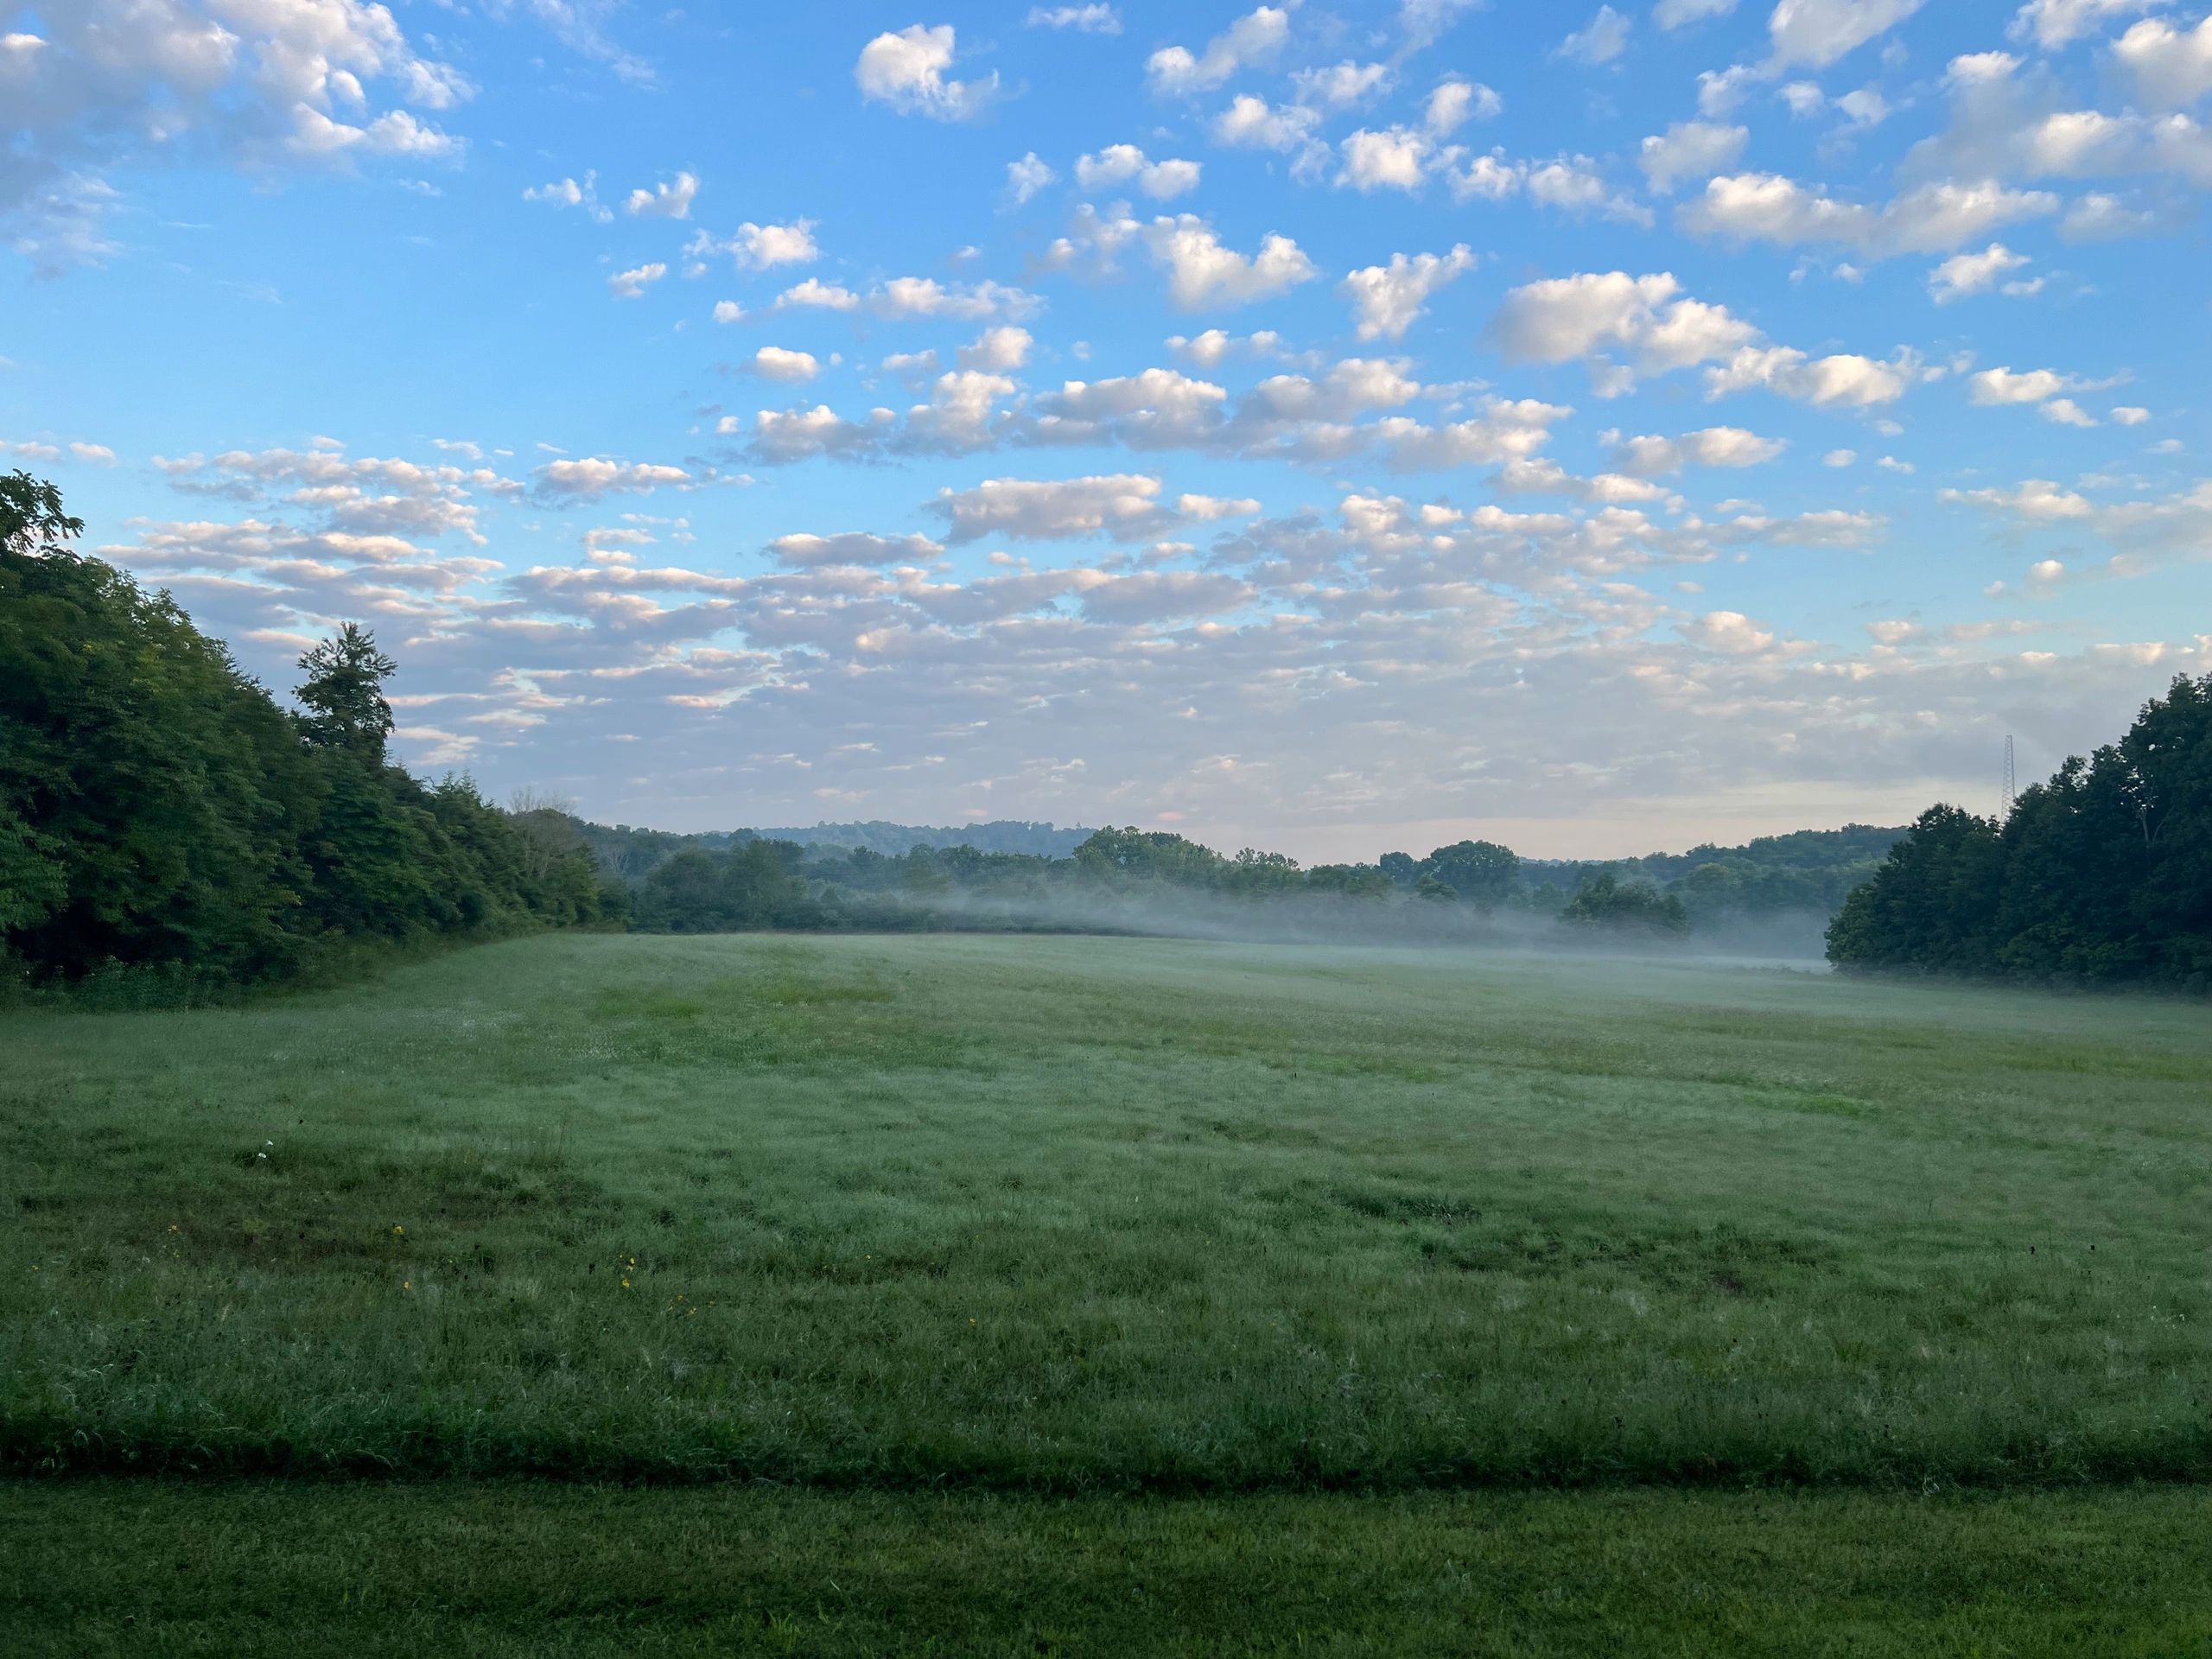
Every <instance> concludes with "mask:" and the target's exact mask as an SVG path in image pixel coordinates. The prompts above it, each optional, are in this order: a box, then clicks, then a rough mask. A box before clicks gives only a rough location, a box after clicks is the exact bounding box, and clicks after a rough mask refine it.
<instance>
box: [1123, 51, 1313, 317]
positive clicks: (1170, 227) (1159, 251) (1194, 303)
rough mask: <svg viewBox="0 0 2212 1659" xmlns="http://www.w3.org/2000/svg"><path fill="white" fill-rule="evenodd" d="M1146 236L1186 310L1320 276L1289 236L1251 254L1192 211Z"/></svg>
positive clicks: (1243, 299)
mask: <svg viewBox="0 0 2212 1659" xmlns="http://www.w3.org/2000/svg"><path fill="white" fill-rule="evenodd" d="M1262 10H1264V8H1262ZM1143 236H1144V245H1145V248H1146V251H1147V252H1148V253H1150V255H1151V256H1152V261H1153V264H1155V265H1157V266H1159V267H1160V269H1162V270H1166V272H1167V274H1168V275H1167V293H1168V297H1169V298H1170V299H1171V300H1173V302H1174V303H1175V304H1176V305H1177V306H1178V307H1179V308H1182V309H1183V310H1185V311H1194V310H1197V309H1198V308H1200V307H1202V306H1207V305H1247V304H1249V303H1250V302H1253V301H1255V300H1264V299H1272V298H1273V297H1274V296H1276V295H1279V294H1284V293H1287V292H1288V291H1289V290H1290V289H1294V288H1295V287H1297V286H1298V285H1299V284H1300V283H1306V282H1311V281H1312V280H1313V278H1314V277H1318V276H1319V275H1320V272H1319V271H1318V270H1315V269H1314V265H1313V261H1312V260H1311V259H1309V258H1307V257H1306V255H1305V253H1304V252H1303V251H1300V248H1299V245H1298V244H1297V243H1295V242H1294V241H1292V240H1291V239H1290V238H1288V237H1287V236H1281V235H1277V234H1273V233H1271V234H1269V235H1268V236H1266V237H1264V238H1262V240H1261V243H1260V248H1259V251H1258V252H1256V253H1255V254H1251V255H1249V256H1248V255H1245V254H1241V253H1238V252H1237V251H1236V250H1235V249H1233V248H1229V247H1224V245H1222V242H1221V239H1220V238H1218V237H1217V236H1216V235H1215V234H1214V231H1213V227H1212V226H1211V225H1209V224H1207V223H1206V222H1205V220H1204V219H1200V218H1198V216H1197V215H1196V214H1193V213H1183V214H1179V215H1178V216H1177V217H1175V218H1173V219H1167V218H1161V219H1154V220H1153V222H1152V223H1151V224H1150V225H1149V226H1146V227H1145V230H1144V232H1143Z"/></svg>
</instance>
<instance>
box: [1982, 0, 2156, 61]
mask: <svg viewBox="0 0 2212 1659" xmlns="http://www.w3.org/2000/svg"><path fill="white" fill-rule="evenodd" d="M2167 3H2169V0H2028V3H2027V4H2026V5H2024V6H2022V7H2021V8H2020V10H2018V12H2016V13H2015V14H2013V17H2012V23H2011V25H2010V26H2009V27H2008V28H2007V29H2006V30H2005V33H2007V34H2008V35H2011V36H2012V38H2013V39H2014V40H2016V41H2034V42H2035V43H2036V44H2037V46H2039V47H2041V48H2043V49H2044V51H2046V52H2055V51H2056V50H2058V49H2059V48H2061V47H2065V46H2070V45H2072V44H2073V43H2074V42H2075V41H2078V40H2080V39H2081V38H2082V36H2083V35H2089V34H2093V33H2094V32H2095V31H2096V30H2098V29H2101V28H2103V27H2104V25H2105V24H2106V23H2107V22H2109V21H2111V20H2112V19H2113V18H2115V17H2123V16H2137V15H2139V14H2140V13H2143V12H2146V11H2156V10H2158V9H2160V8H2161V7H2163V6H2164V5H2166V4H2167Z"/></svg>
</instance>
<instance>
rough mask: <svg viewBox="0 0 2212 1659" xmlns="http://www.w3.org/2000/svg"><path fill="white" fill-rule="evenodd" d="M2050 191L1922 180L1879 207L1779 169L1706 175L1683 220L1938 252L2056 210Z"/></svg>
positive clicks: (1764, 236)
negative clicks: (1851, 199)
mask: <svg viewBox="0 0 2212 1659" xmlns="http://www.w3.org/2000/svg"><path fill="white" fill-rule="evenodd" d="M2058 205H2059V204H2058V198H2057V197H2056V196H2054V195H2052V194H2050V193H2049V192H2048V191H2042V190H2014V189H2012V188H2008V187H2006V186H2004V185H2001V184H1998V183H1995V182H1985V183H1980V184H1960V183H1957V182H1955V181H1949V180H1946V181H1941V182H1938V183H1934V184H1928V185H1923V186H1921V187H1920V188H1917V189H1915V190H1911V191H1908V192H1907V193H1905V194H1904V195H1901V196H1898V197H1897V198H1896V199H1895V200H1892V201H1890V202H1888V203H1887V204H1885V206H1883V207H1866V206H1865V205H1863V204H1860V203H1857V202H1847V201H1841V200H1837V199H1836V198H1834V197H1833V196H1829V195H1827V194H1825V193H1823V192H1821V191H1819V190H1815V189H1811V188H1808V187H1806V186H1804V185H1802V184H1799V183H1798V182H1797V181H1796V180H1794V179H1789V178H1784V177H1783V176H1782V175H1779V174H1775V173H1739V174H1733V175H1722V176H1719V177H1717V178H1713V179H1711V180H1708V181H1707V183H1706V187H1705V194H1703V195H1701V196H1699V197H1698V198H1696V199H1695V200H1692V201H1690V202H1688V204H1686V205H1685V206H1684V207H1682V209H1681V215H1680V216H1681V222H1682V224H1683V225H1684V226H1686V227H1687V228H1688V229H1690V230H1692V231H1694V232H1698V233H1700V234H1702V235H1707V236H1719V237H1726V238H1729V239H1731V240H1733V241H1738V242H1749V241H1765V242H1772V243H1774V244H1776V245H1777V246H1781V247H1794V246H1797V245H1802V244H1808V243H1809V244H1822V243H1827V244H1838V245H1843V246H1846V247H1848V248H1851V249H1853V250H1854V251H1858V252H1859V253H1862V254H1865V255H1866V256H1867V257H1872V258H1878V259H1881V258H1889V257H1893V256H1895V255H1897V254H1904V253H1940V252H1943V251H1947V250H1948V249H1952V248H1955V247H1957V246H1959V245H1960V244H1961V243H1963V242H1967V241H1969V240H1971V239H1973V238H1974V237H1977V236H1980V235H1983V234H1986V232H1989V231H1991V230H1993V229H1995V228H1996V227H1998V226H2003V225H2009V224H2013V223H2016V222H2018V221H2019V220H2021V219H2034V218H2039V217H2044V216H2046V215H2049V214H2051V213H2056V212H2057V211H2058Z"/></svg>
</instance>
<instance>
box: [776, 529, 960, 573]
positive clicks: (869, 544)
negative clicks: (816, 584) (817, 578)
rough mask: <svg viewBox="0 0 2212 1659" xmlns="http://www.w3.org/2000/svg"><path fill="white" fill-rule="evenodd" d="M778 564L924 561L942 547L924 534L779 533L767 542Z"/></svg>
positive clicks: (807, 565)
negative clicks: (826, 534)
mask: <svg viewBox="0 0 2212 1659" xmlns="http://www.w3.org/2000/svg"><path fill="white" fill-rule="evenodd" d="M768 553H769V556H770V557H772V558H773V559H774V560H775V561H776V563H779V564H785V565H792V566H795V567H798V568H799V569H811V568H813V567H816V566H819V565H830V564H858V565H881V564H927V563H931V561H933V560H936V559H938V558H942V557H943V556H944V546H943V544H942V543H937V542H933V541H931V540H930V538H929V537H926V536H874V535H869V534H868V533H866V532H865V531H845V532H842V534H839V535H835V536H809V535H794V536H779V537H776V539H775V540H774V541H772V542H771V543H768Z"/></svg>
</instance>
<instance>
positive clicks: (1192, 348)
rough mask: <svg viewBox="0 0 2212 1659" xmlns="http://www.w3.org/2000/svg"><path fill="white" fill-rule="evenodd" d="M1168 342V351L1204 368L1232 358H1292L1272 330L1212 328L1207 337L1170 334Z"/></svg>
mask: <svg viewBox="0 0 2212 1659" xmlns="http://www.w3.org/2000/svg"><path fill="white" fill-rule="evenodd" d="M1166 346H1167V349H1168V350H1169V351H1171V352H1173V353H1175V354H1176V355H1177V356H1179V357H1183V358H1187V359H1189V360H1190V361H1192V362H1193V363H1195V364H1197V365H1198V366H1199V367H1200V368H1202V369H1211V368H1217V367H1218V366H1219V365H1221V364H1223V363H1224V362H1226V361H1228V360H1229V359H1230V358H1231V357H1249V358H1257V359H1287V357H1289V355H1290V353H1288V352H1287V350H1285V349H1284V346H1283V343H1282V336H1281V334H1276V333H1275V332H1274V330H1273V329H1272V328H1262V329H1259V330H1257V331H1255V333H1252V334H1242V335H1238V334H1229V333H1226V332H1225V331H1224V330H1222V329H1219V328H1209V329H1207V330H1206V331H1205V333H1204V334H1194V335H1190V336H1187V337H1186V336H1185V335H1182V334H1170V335H1169V336H1168V337H1167V340H1166Z"/></svg>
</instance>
